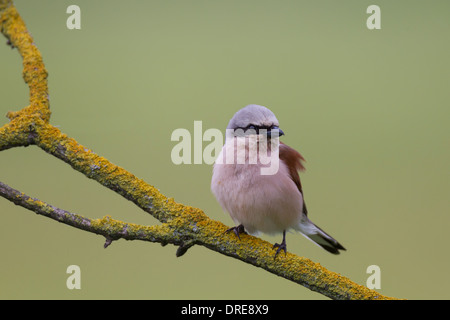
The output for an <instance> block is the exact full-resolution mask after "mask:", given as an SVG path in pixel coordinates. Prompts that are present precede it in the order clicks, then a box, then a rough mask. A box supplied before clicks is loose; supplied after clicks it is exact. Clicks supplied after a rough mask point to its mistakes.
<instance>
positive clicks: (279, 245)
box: [272, 231, 287, 260]
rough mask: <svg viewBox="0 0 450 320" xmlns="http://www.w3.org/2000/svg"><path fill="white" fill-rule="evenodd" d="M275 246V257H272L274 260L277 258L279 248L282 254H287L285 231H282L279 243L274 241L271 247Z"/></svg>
mask: <svg viewBox="0 0 450 320" xmlns="http://www.w3.org/2000/svg"><path fill="white" fill-rule="evenodd" d="M275 248H277V252H275V257H274V258H273V259H274V260H275V259H276V258H277V255H278V254H279V253H280V251H281V250H283V251H284V255H285V256H286V254H287V252H286V251H287V246H286V231H283V241H281V243H275V244H274V245H273V248H272V249H275Z"/></svg>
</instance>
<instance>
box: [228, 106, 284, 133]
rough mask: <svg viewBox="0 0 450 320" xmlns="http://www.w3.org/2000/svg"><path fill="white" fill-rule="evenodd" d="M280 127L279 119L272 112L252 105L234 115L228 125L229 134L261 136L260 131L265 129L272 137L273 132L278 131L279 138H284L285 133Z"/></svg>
mask: <svg viewBox="0 0 450 320" xmlns="http://www.w3.org/2000/svg"><path fill="white" fill-rule="evenodd" d="M278 126H279V123H278V119H277V117H275V114H274V113H273V112H272V111H270V110H269V109H268V108H266V107H263V106H260V105H257V104H250V105H248V106H246V107H244V108H242V109H241V110H239V111H238V112H236V113H235V114H234V116H233V118H231V120H230V122H229V123H228V126H227V132H230V131H231V130H233V131H234V132H236V133H237V132H244V133H247V134H248V133H250V134H254V133H256V134H259V130H261V129H263V130H266V131H265V132H267V136H268V137H270V136H271V133H272V130H277V131H278V135H277V136H282V135H283V134H284V133H283V131H282V130H281V129H280V128H279V127H278Z"/></svg>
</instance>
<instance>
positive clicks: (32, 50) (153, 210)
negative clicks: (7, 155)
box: [0, 0, 388, 299]
mask: <svg viewBox="0 0 450 320" xmlns="http://www.w3.org/2000/svg"><path fill="white" fill-rule="evenodd" d="M0 30H1V32H2V33H3V35H5V36H6V38H7V39H8V43H9V44H10V45H11V46H12V47H13V48H17V49H18V50H19V53H20V54H21V56H22V57H23V65H24V70H23V77H24V80H25V82H26V83H27V84H28V87H29V89H30V105H29V106H27V107H25V108H23V109H22V110H20V111H17V112H8V114H7V116H8V118H9V119H10V122H9V123H7V124H5V125H4V126H3V127H1V128H0V151H2V150H5V149H8V148H13V147H18V146H29V145H36V146H37V147H39V148H40V149H42V150H44V151H45V152H47V153H49V154H51V155H53V156H55V157H57V158H58V159H61V160H62V161H64V162H65V163H67V164H69V165H70V166H71V167H72V168H73V169H75V170H76V171H79V172H81V173H82V174H84V175H85V176H86V177H88V178H90V179H93V180H95V181H97V182H99V183H100V184H101V185H103V186H105V187H106V188H109V189H110V190H112V191H114V192H116V193H118V194H120V195H122V196H123V197H124V198H126V199H128V200H130V201H132V202H133V203H135V204H136V205H137V206H138V207H139V208H141V209H142V210H143V211H145V212H147V213H149V214H151V215H152V216H153V217H155V218H156V219H158V220H159V221H160V222H161V223H162V224H161V225H157V226H141V225H137V224H133V223H125V222H122V221H118V220H114V219H112V218H111V217H109V216H105V217H104V218H102V219H89V218H86V217H83V216H81V215H78V214H75V213H71V212H68V211H65V210H63V209H59V208H56V207H54V206H52V205H50V204H47V203H45V202H43V201H40V200H38V199H35V198H31V197H30V196H27V195H25V194H23V193H21V192H20V191H17V190H15V189H13V188H11V187H9V186H7V185H6V184H4V183H0V195H1V196H2V197H4V198H6V199H8V200H10V201H12V202H13V203H15V204H16V205H19V206H22V207H24V208H27V209H29V210H31V211H33V212H35V213H37V214H40V215H43V216H45V217H48V218H51V219H54V220H56V221H59V222H61V223H64V224H67V225H69V226H72V227H75V228H78V229H81V230H84V231H87V232H91V233H95V234H99V235H102V236H104V237H105V238H106V242H105V247H107V246H109V245H110V244H111V242H112V241H114V240H118V239H126V240H141V241H149V242H159V243H161V244H164V245H165V244H168V243H170V244H174V245H176V246H178V250H177V253H176V254H177V256H181V255H183V254H184V253H186V251H187V250H188V249H189V248H190V247H192V246H193V245H201V246H204V247H206V248H208V249H211V250H213V251H216V252H219V253H221V254H224V255H227V256H230V257H233V258H235V259H239V260H241V261H244V262H246V263H249V264H251V265H254V266H256V267H259V268H262V269H265V270H267V271H269V272H271V273H273V274H276V275H278V276H280V277H283V278H286V279H288V280H291V281H293V282H296V283H298V284H301V285H303V286H305V287H307V288H309V289H311V290H313V291H316V292H319V293H321V294H323V295H325V296H327V297H330V298H332V299H387V298H388V297H386V296H383V295H381V294H379V293H378V292H376V291H374V290H370V289H368V288H366V287H364V286H361V285H358V284H356V283H354V282H352V281H351V280H350V279H348V278H346V277H343V276H341V275H339V274H337V273H334V272H331V271H328V270H327V269H325V268H324V267H322V266H321V265H320V264H318V263H314V262H312V261H311V260H309V259H307V258H303V257H298V256H296V255H294V254H292V253H288V254H287V255H286V257H283V256H280V257H278V258H277V259H274V254H273V250H272V245H271V244H270V243H268V242H266V241H264V240H262V239H259V238H256V237H253V236H250V235H241V240H239V239H237V238H236V237H235V236H234V235H233V234H226V233H225V231H226V230H227V229H228V227H226V226H225V225H224V224H222V223H221V222H218V221H214V220H212V219H210V218H208V217H207V216H206V214H205V213H204V212H203V211H202V210H200V209H197V208H193V207H190V206H185V205H183V204H180V203H176V202H175V201H174V200H173V199H168V198H167V197H166V196H164V195H163V194H161V193H160V192H159V191H158V190H157V189H156V188H155V187H153V186H151V185H149V184H148V183H146V182H145V181H143V180H141V179H139V178H137V177H135V176H134V175H133V174H131V173H129V172H128V171H126V170H124V169H123V168H121V167H119V166H117V165H114V164H112V163H111V162H109V161H108V160H107V159H105V158H103V157H101V156H99V155H97V154H95V153H94V152H93V151H91V150H89V149H88V148H86V147H84V146H82V145H80V144H79V143H78V142H77V141H76V140H75V139H73V138H70V137H68V136H67V135H65V134H63V133H62V132H61V131H60V130H59V129H58V128H56V127H54V126H52V125H51V124H50V123H49V120H50V110H49V100H48V88H47V71H46V69H45V66H44V64H43V61H42V57H41V54H40V52H39V50H38V49H37V47H36V45H35V44H34V42H33V39H32V37H31V36H30V34H29V33H28V31H27V29H26V27H25V24H24V22H23V20H22V19H21V18H20V15H19V13H18V12H17V10H16V8H15V7H14V5H13V4H12V1H11V0H0Z"/></svg>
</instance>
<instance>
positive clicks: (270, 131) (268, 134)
mask: <svg viewBox="0 0 450 320" xmlns="http://www.w3.org/2000/svg"><path fill="white" fill-rule="evenodd" d="M273 130H276V131H278V137H281V136H284V132H283V130H281V129H280V128H273V129H271V130H267V137H268V138H269V139H270V138H272V131H273Z"/></svg>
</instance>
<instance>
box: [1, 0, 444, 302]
mask: <svg viewBox="0 0 450 320" xmlns="http://www.w3.org/2000/svg"><path fill="white" fill-rule="evenodd" d="M15 4H16V6H17V8H18V10H19V12H20V14H21V16H22V18H23V19H24V20H25V22H26V25H27V27H28V30H29V31H30V33H31V34H32V36H33V37H34V41H35V43H36V44H37V46H38V48H39V50H40V51H41V53H42V55H43V58H44V62H45V65H46V68H47V70H48V72H49V88H50V105H51V110H52V117H51V123H52V124H53V125H57V126H59V128H60V130H61V131H62V132H64V133H66V134H68V135H69V136H70V137H73V138H75V139H76V140H77V141H78V142H79V143H81V144H82V145H84V146H86V147H87V148H90V149H92V150H93V151H94V152H96V153H97V154H99V155H101V156H104V157H106V158H107V159H108V160H110V161H111V162H113V163H115V164H117V165H119V166H121V167H123V168H125V169H126V170H128V171H130V172H131V173H133V174H135V175H136V176H138V177H139V178H142V179H144V180H145V181H147V182H148V183H150V184H152V185H154V186H156V187H157V188H158V189H159V190H160V191H161V192H162V193H163V194H165V195H166V196H168V197H173V198H174V199H175V200H176V201H177V202H181V203H183V204H187V205H191V206H195V207H198V208H201V209H203V210H204V211H205V213H206V214H207V215H208V216H210V217H211V218H213V219H215V220H220V221H223V222H224V223H225V224H227V225H232V224H233V223H232V221H231V218H229V216H228V215H227V214H224V213H223V212H222V209H221V208H220V206H219V204H218V203H217V202H216V200H215V199H214V196H213V195H212V193H211V191H210V179H211V169H212V167H211V166H210V165H206V164H202V165H179V166H176V165H174V164H173V163H172V161H171V158H170V152H171V149H172V148H173V146H174V145H175V144H176V142H172V141H171V140H170V137H171V133H172V131H173V130H175V129H177V128H186V129H188V130H189V131H191V132H193V125H194V121H195V120H201V121H203V130H206V129H208V128H218V129H220V130H224V129H225V127H226V125H227V123H228V121H229V119H230V118H231V116H232V115H233V114H234V113H235V112H236V111H237V110H238V109H240V108H242V107H244V106H245V105H247V104H251V103H256V104H261V105H264V106H267V107H269V108H270V109H271V110H272V111H273V112H274V113H275V114H276V115H277V117H278V120H279V122H280V127H281V128H282V129H283V131H284V132H285V133H286V136H285V137H283V139H282V140H283V141H284V142H285V143H287V144H289V145H291V146H292V147H294V148H296V149H298V150H299V151H300V152H301V153H302V154H303V156H304V157H305V158H306V160H307V163H306V168H307V171H306V172H305V173H302V174H301V178H302V182H303V188H304V191H305V198H306V203H307V205H308V209H309V217H310V218H311V220H313V221H314V222H315V223H316V224H317V225H319V226H320V227H321V228H322V229H324V230H325V231H327V232H328V233H330V234H331V235H332V236H334V237H335V238H336V239H337V240H338V241H339V242H340V243H342V244H343V245H344V246H345V247H346V248H347V252H344V253H343V254H341V255H339V256H334V255H330V254H329V253H327V252H326V251H324V250H322V249H320V248H318V247H316V246H314V245H313V244H312V243H311V242H309V241H307V240H306V239H305V238H303V237H302V236H301V235H300V234H295V233H290V234H288V237H287V241H288V249H289V251H291V252H293V253H295V254H298V255H302V256H306V257H308V258H310V259H312V260H313V261H315V262H319V263H320V264H321V265H323V266H325V267H326V268H328V269H329V270H332V271H335V272H338V273H341V274H343V275H345V276H347V277H349V278H350V279H352V280H353V281H355V282H357V283H360V284H363V285H365V284H366V280H367V278H368V276H369V275H368V274H367V273H366V269H367V267H368V266H370V265H378V266H379V267H380V268H381V289H380V290H378V291H379V292H381V293H383V294H385V295H388V296H394V297H398V298H409V299H448V298H450V295H449V291H448V287H449V285H450V280H449V276H448V272H449V270H450V257H449V250H448V244H449V241H450V233H449V232H448V228H449V225H450V217H449V213H450V212H449V209H450V203H449V198H450V197H449V192H450V184H449V180H450V179H449V178H450V171H449V163H450V150H449V137H450V129H449V117H450V107H449V101H450V87H449V83H450V61H449V56H450V55H449V53H450V41H449V39H450V19H449V15H448V13H449V12H450V2H448V1H437V0H434V1H429V2H426V3H425V2H423V1H376V2H374V1H359V0H358V1H356V0H355V1H308V2H306V1H298V0H295V1H286V0H283V1H229V0H227V1H192V0H190V1H181V0H179V1H55V0H53V1H43V0H40V1H29V0H28V1H25V0H22V1H19V0H17V1H15ZM71 4H77V5H79V6H80V8H81V27H82V29H81V30H68V29H67V28H66V20H67V18H68V17H69V14H67V13H66V8H67V7H68V6H69V5H71ZM371 4H377V5H379V6H380V7H381V27H382V29H381V30H368V29H367V27H366V19H367V18H368V17H369V14H367V13H366V9H367V7H368V6H369V5H371ZM0 94H1V103H0V113H1V114H2V115H4V114H6V112H7V111H10V110H18V109H21V108H22V107H24V106H26V105H27V104H28V88H27V86H26V85H25V83H24V81H23V79H22V61H21V57H20V55H19V54H18V52H17V50H16V49H14V50H12V49H11V48H10V47H9V46H7V45H6V39H5V38H4V37H3V40H0ZM7 121H8V119H7V118H6V117H2V118H0V125H3V124H5V123H7ZM206 144H207V143H205V144H204V146H205V145H206ZM0 181H2V182H4V183H6V184H8V185H10V186H11V187H13V188H15V189H18V190H20V191H22V192H24V193H26V194H28V195H30V196H32V197H36V198H39V199H41V200H42V201H45V202H48V203H50V204H52V205H54V206H57V207H60V208H62V209H65V210H68V211H72V212H76V213H79V214H82V215H84V216H87V217H91V218H98V217H102V216H104V215H111V216H112V217H114V218H116V219H120V220H123V221H126V222H134V223H139V224H154V223H157V221H156V220H155V219H154V218H152V217H151V216H150V215H148V214H147V213H144V212H143V211H141V210H140V209H138V208H137V207H136V206H135V205H133V204H132V203H131V202H129V201H127V200H125V199H123V198H121V197H120V196H119V195H117V194H115V193H113V192H112V191H110V190H108V189H106V188H104V187H102V186H101V185H100V184H98V183H97V182H95V181H93V180H89V179H87V178H86V177H85V176H83V175H82V174H80V173H78V172H76V171H74V170H73V169H72V168H71V167H70V166H68V165H67V164H65V163H63V162H62V161H60V160H58V159H56V158H54V157H53V156H51V155H48V154H46V153H45V152H44V151H42V150H40V149H39V148H37V147H35V146H30V147H28V148H14V149H9V150H5V151H3V152H1V153H0ZM0 218H1V220H0V221H1V222H0V255H1V258H0V259H1V260H0V298H3V299H9V298H12V299H16V298H25V299H29V298H30V299H34V298H41V299H78V298H85V299H109V298H115V299H119V298H120V299H122V298H123V299H128V298H130V299H141V298H142V299H324V298H325V297H323V296H322V295H319V294H317V293H314V292H312V291H310V290H308V289H306V288H304V287H302V286H299V285H297V284H294V283H291V282H289V281H287V280H285V279H282V278H279V277H277V276H275V275H273V274H270V273H268V272H266V271H264V270H262V269H258V268H255V267H253V266H250V265H247V264H245V263H243V262H240V261H238V260H235V259H232V258H229V257H226V256H223V255H220V254H218V253H215V252H213V251H210V250H208V249H206V248H204V247H199V246H196V247H193V248H192V249H190V250H189V251H188V253H187V254H186V255H185V256H183V257H181V258H176V257H175V251H176V248H175V247H173V246H171V245H169V246H166V247H161V246H160V245H159V244H152V243H144V242H129V241H125V240H121V241H117V242H114V243H113V244H112V245H111V246H110V247H109V248H108V249H106V250H105V249H104V248H103V243H104V238H103V237H100V236H96V235H93V234H90V233H86V232H84V231H80V230H77V229H74V228H71V227H68V226H66V225H62V224H59V223H57V222H55V221H53V220H50V219H47V218H44V217H41V216H38V215H36V214H34V213H33V212H31V211H28V210H26V209H23V208H21V207H17V206H15V205H13V204H12V203H11V202H9V201H8V200H6V199H3V198H2V199H0ZM262 237H263V238H264V239H266V240H269V241H271V242H279V241H280V240H281V235H280V236H278V237H269V236H266V235H262ZM72 264H76V265H78V266H80V268H81V290H68V289H67V287H66V279H67V277H68V274H66V268H67V267H68V266H69V265H72Z"/></svg>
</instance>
